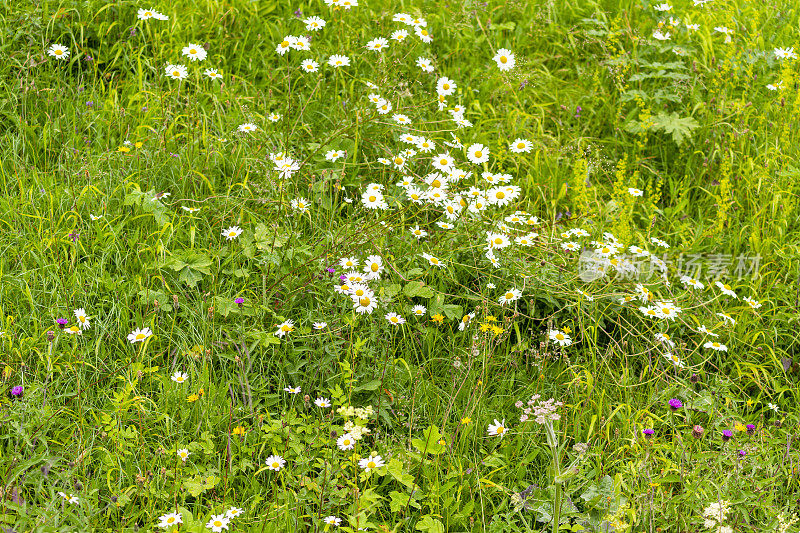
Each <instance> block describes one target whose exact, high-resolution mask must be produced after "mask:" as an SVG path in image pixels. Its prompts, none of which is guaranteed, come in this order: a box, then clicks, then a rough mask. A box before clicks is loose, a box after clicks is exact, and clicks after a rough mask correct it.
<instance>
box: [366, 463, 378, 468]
mask: <svg viewBox="0 0 800 533" xmlns="http://www.w3.org/2000/svg"><path fill="white" fill-rule="evenodd" d="M376 466H378V465H376V464H375V461H370V462H368V463H367V468H375V467H376Z"/></svg>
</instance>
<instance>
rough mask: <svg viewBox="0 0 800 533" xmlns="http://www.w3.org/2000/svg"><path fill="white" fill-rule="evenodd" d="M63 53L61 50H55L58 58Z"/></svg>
mask: <svg viewBox="0 0 800 533" xmlns="http://www.w3.org/2000/svg"><path fill="white" fill-rule="evenodd" d="M62 53H63V52H61V50H55V54H56V55H57V56H60V55H61V54H62Z"/></svg>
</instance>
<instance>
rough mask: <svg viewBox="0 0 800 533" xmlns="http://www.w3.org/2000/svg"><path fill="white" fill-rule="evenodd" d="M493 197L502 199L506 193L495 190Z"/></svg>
mask: <svg viewBox="0 0 800 533" xmlns="http://www.w3.org/2000/svg"><path fill="white" fill-rule="evenodd" d="M495 197H496V198H497V199H498V200H502V199H503V198H505V197H506V193H504V192H503V191H497V194H495Z"/></svg>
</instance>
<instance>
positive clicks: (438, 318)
mask: <svg viewBox="0 0 800 533" xmlns="http://www.w3.org/2000/svg"><path fill="white" fill-rule="evenodd" d="M431 319H432V320H433V321H434V322H436V323H437V324H441V323H442V322H443V321H444V316H442V314H441V313H436V314H435V315H433V316H432V317H431Z"/></svg>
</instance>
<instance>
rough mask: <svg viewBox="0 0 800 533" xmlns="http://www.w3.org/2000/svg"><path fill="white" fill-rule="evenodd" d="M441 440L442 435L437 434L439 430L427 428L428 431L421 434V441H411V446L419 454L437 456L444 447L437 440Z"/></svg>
mask: <svg viewBox="0 0 800 533" xmlns="http://www.w3.org/2000/svg"><path fill="white" fill-rule="evenodd" d="M441 438H442V434H441V433H439V428H437V427H436V426H429V427H428V429H426V430H425V431H423V432H422V438H421V439H411V445H412V446H414V448H415V449H416V450H417V451H418V452H420V453H431V454H433V455H439V454H440V453H442V452H443V451H444V445H442V444H439V439H441Z"/></svg>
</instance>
